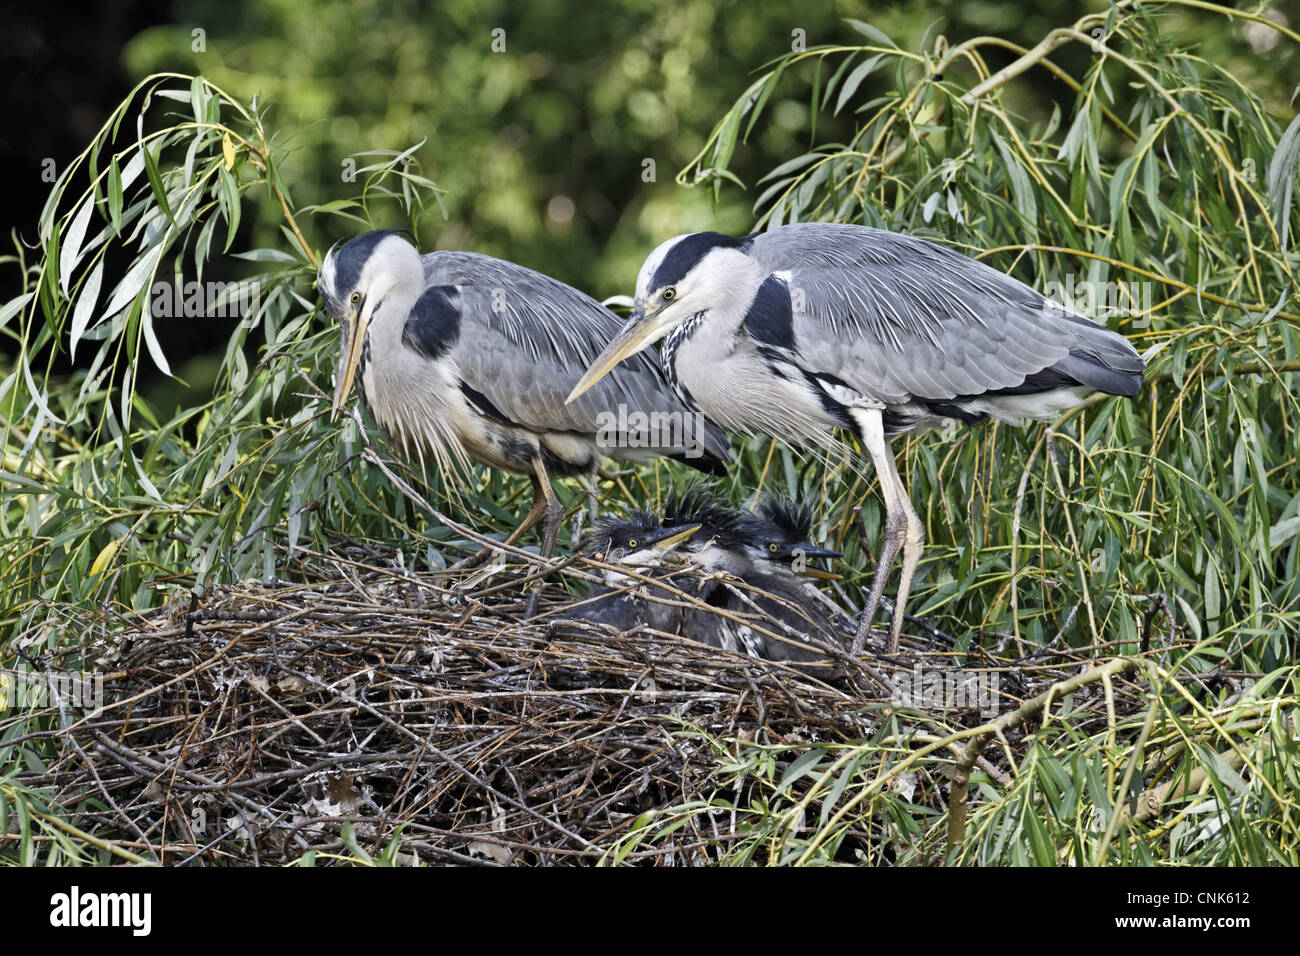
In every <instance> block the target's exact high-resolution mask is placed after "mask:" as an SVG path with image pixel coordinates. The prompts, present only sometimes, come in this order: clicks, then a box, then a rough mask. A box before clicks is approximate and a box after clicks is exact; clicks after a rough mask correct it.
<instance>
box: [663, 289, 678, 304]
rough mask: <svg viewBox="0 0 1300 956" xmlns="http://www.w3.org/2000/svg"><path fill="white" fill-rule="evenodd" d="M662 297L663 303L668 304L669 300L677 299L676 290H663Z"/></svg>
mask: <svg viewBox="0 0 1300 956" xmlns="http://www.w3.org/2000/svg"><path fill="white" fill-rule="evenodd" d="M663 297H664V301H665V302H668V301H670V300H672V299H675V298H677V290H676V289H664V291H663Z"/></svg>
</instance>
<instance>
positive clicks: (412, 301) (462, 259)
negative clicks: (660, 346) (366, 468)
mask: <svg viewBox="0 0 1300 956" xmlns="http://www.w3.org/2000/svg"><path fill="white" fill-rule="evenodd" d="M317 287H318V289H319V291H320V293H321V296H322V298H323V300H324V302H325V306H326V308H327V309H328V311H329V312H330V313H331V314H333V315H334V316H335V317H336V318H337V319H338V320H339V321H340V323H341V324H342V325H343V329H344V335H343V343H342V348H343V354H342V357H341V360H340V371H339V377H338V383H337V391H336V396H335V404H336V410H337V407H338V405H339V404H340V403H341V402H342V401H343V400H344V399H345V398H346V393H347V390H348V388H349V386H350V383H351V380H352V377H353V375H354V373H355V376H356V378H357V379H358V381H359V385H360V388H359V391H360V393H361V396H362V398H363V400H364V402H365V404H366V405H367V406H368V408H369V409H370V411H371V413H372V414H373V416H374V418H375V421H376V422H377V423H378V424H379V426H380V427H381V428H382V429H383V430H384V431H385V432H387V433H388V434H389V435H390V436H391V437H392V438H393V439H394V440H395V441H396V442H397V443H398V444H399V445H401V447H402V448H403V450H404V452H405V453H406V454H407V455H408V457H411V458H413V459H416V460H418V461H419V462H420V463H421V464H424V463H426V462H428V461H429V460H432V461H433V462H434V463H435V464H436V465H437V467H438V469H439V470H440V471H441V472H443V473H444V474H446V473H448V472H450V471H452V470H454V469H456V468H457V467H458V466H464V465H466V464H468V463H469V462H470V461H473V462H478V463H480V464H485V465H488V466H491V467H496V468H501V469H504V470H507V471H512V472H516V473H519V474H526V475H529V476H530V478H531V479H532V480H533V484H534V489H535V491H536V498H535V502H534V507H533V509H532V510H531V511H530V512H529V515H528V517H526V518H525V519H524V522H523V523H522V524H521V525H520V528H519V529H517V530H516V533H515V535H512V536H511V539H510V540H511V541H513V540H514V539H515V538H516V537H517V536H518V535H519V534H520V533H522V531H523V530H524V529H526V528H527V527H528V526H529V525H531V524H532V523H533V522H535V521H536V520H537V519H538V518H540V517H543V513H544V516H545V519H546V529H545V534H544V539H543V550H544V552H545V553H547V554H549V553H550V550H551V548H552V547H553V544H554V537H555V531H556V530H557V528H558V521H559V515H558V513H557V512H558V509H559V506H558V503H557V502H556V501H555V498H554V495H553V493H552V492H551V490H550V485H549V475H550V474H557V475H571V474H579V473H584V472H590V471H592V470H593V469H594V468H595V467H596V465H597V463H598V461H599V459H600V458H601V457H604V456H608V457H613V458H622V459H630V460H633V461H641V460H646V459H649V458H652V457H654V456H656V455H671V456H673V457H678V458H681V459H682V460H684V461H686V462H687V463H689V464H692V465H694V466H695V467H697V468H700V469H701V470H706V471H713V472H716V471H718V470H720V469H722V468H723V467H724V466H725V464H726V462H728V461H729V460H730V452H729V449H728V446H727V440H726V436H725V434H724V433H723V432H722V431H721V430H720V429H719V428H718V427H717V426H716V425H713V424H711V423H707V422H705V421H704V420H703V418H702V416H699V415H698V414H697V413H695V412H694V411H693V410H691V409H689V408H688V407H686V406H685V405H684V404H683V403H682V402H681V401H680V400H679V399H678V397H677V396H676V395H675V394H674V393H673V392H672V390H671V388H670V387H669V386H668V384H667V381H666V379H665V377H664V374H663V371H662V369H661V368H660V367H659V365H658V362H657V361H656V359H655V358H654V357H653V356H644V357H642V358H641V359H640V360H639V361H636V362H633V363H630V364H628V365H627V366H626V367H625V368H623V369H620V370H619V371H620V374H619V375H617V376H616V377H612V378H611V380H610V381H609V382H608V383H602V386H603V387H602V388H600V389H593V390H592V393H591V395H590V397H589V398H587V397H584V400H583V401H581V402H575V403H572V404H568V405H566V404H565V401H564V397H565V395H566V393H567V392H568V391H569V390H570V389H571V388H572V387H573V385H574V383H575V382H576V381H577V380H578V378H579V377H580V375H581V374H582V371H583V369H585V368H586V366H587V365H588V364H590V362H591V361H592V360H593V359H594V358H595V357H596V355H597V354H598V352H599V351H600V348H601V347H602V345H603V343H604V342H605V341H606V340H607V339H608V338H609V336H610V335H612V334H613V333H614V332H615V331H617V329H618V327H619V324H620V323H619V320H618V318H617V317H616V316H615V315H614V314H613V313H611V312H609V311H608V310H606V309H604V308H603V307H601V306H600V304H599V303H597V302H596V301H595V300H593V299H591V298H590V297H588V296H586V295H584V294H582V293H581V292H579V291H578V290H576V289H573V288H571V287H569V286H567V285H565V284H564V283H562V282H559V281H557V280H555V279H552V278H550V277H549V276H545V275H542V274H540V273H537V272H534V271H532V270H531V269H527V268H525V267H523V266H519V265H516V264H514V263H510V262H503V261H501V260H499V259H493V258H491V257H489V256H483V255H478V254H475V253H469V252H440V253H432V254H429V255H426V256H423V257H421V256H420V255H419V254H418V253H417V252H416V250H415V248H414V247H413V246H412V245H411V244H410V242H408V241H407V240H406V239H405V238H403V237H402V236H401V235H400V234H398V233H397V232H396V231H394V230H386V231H380V232H372V233H366V234H365V235H362V236H359V237H357V238H356V239H352V240H350V241H348V242H346V243H344V244H342V245H341V246H337V247H336V248H334V249H332V250H330V253H329V254H328V255H327V256H326V258H325V261H324V262H323V264H322V266H321V270H320V275H319V277H318V282H317ZM638 415H639V416H642V417H638ZM674 425H676V426H677V427H676V428H675V429H674V428H673V427H672V426H674Z"/></svg>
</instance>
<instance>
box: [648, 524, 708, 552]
mask: <svg viewBox="0 0 1300 956" xmlns="http://www.w3.org/2000/svg"><path fill="white" fill-rule="evenodd" d="M700 527H701V526H700V525H698V524H692V525H676V526H675V527H672V528H662V529H660V530H659V531H658V532H656V534H655V535H654V536H652V537H651V539H650V542H649V543H648V545H647V547H652V548H654V549H655V550H656V551H671V550H672V549H673V548H675V547H677V546H678V545H679V544H681V543H682V542H684V541H687V540H689V539H690V537H691V535H693V534H695V532H697V531H699V530H700Z"/></svg>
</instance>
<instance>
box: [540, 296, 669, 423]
mask: <svg viewBox="0 0 1300 956" xmlns="http://www.w3.org/2000/svg"><path fill="white" fill-rule="evenodd" d="M657 316H658V310H655V311H653V312H648V311H646V310H645V309H640V308H639V309H637V310H636V311H635V312H633V313H632V316H631V318H629V319H628V320H627V324H626V325H624V326H623V328H621V329H620V330H619V332H618V335H616V336H614V338H613V340H612V341H611V342H610V343H609V344H608V345H606V346H605V351H603V352H601V353H600V354H599V355H597V356H596V360H595V361H594V362H592V363H591V368H589V369H587V371H586V372H585V373H584V374H583V376H582V378H580V379H578V384H577V385H575V386H573V391H571V392H570V393H569V397H568V398H566V399H565V400H564V404H566V405H568V404H569V403H570V402H572V401H573V400H574V399H575V398H577V397H578V396H579V395H581V394H582V393H583V392H585V391H586V390H587V389H589V388H591V386H593V385H595V384H596V383H597V382H599V381H600V380H601V379H602V378H604V377H605V376H606V375H608V374H609V373H610V371H611V370H612V369H613V368H614V366H615V365H617V364H618V363H619V362H621V361H623V359H625V358H627V357H628V356H629V355H635V354H636V353H637V352H640V351H641V350H642V349H643V348H645V347H646V346H648V345H650V344H651V343H653V342H655V341H656V340H657V339H658V338H659V337H660V336H661V335H663V334H664V333H665V332H667V331H668V329H667V327H666V326H665V325H664V324H663V323H662V322H658V321H656V317H657Z"/></svg>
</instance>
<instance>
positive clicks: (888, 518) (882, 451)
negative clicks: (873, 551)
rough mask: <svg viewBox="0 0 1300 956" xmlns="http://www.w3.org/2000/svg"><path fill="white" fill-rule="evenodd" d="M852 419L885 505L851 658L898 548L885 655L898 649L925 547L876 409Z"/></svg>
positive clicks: (859, 646)
mask: <svg viewBox="0 0 1300 956" xmlns="http://www.w3.org/2000/svg"><path fill="white" fill-rule="evenodd" d="M855 417H856V418H857V421H858V425H859V427H860V428H861V429H862V441H863V444H864V445H866V448H867V454H869V455H870V456H871V463H872V464H873V465H874V466H875V469H876V474H877V476H879V478H880V494H881V497H882V498H883V499H884V502H885V540H884V541H883V542H882V543H881V549H880V559H879V561H878V562H877V564H876V576H875V577H874V578H873V579H872V581H871V593H870V594H869V595H868V597H867V606H866V607H865V608H864V609H863V612H862V619H861V620H860V621H859V622H858V633H857V635H856V636H855V637H854V638H853V649H852V651H851V652H850V653H851V654H852V656H854V657H857V656H858V655H859V654H861V653H862V648H863V646H864V645H865V644H866V641H867V635H868V634H869V633H870V631H871V622H872V620H873V619H874V618H875V616H876V610H877V609H878V608H879V607H880V596H881V594H882V593H883V592H884V590H885V582H886V581H888V580H889V572H890V570H891V569H892V568H893V564H894V559H895V558H896V557H897V556H898V552H899V549H900V548H901V549H902V551H903V570H902V573H901V575H900V577H899V581H898V596H897V597H896V598H895V599H894V620H893V622H892V624H891V626H890V629H889V645H888V648H887V653H890V654H893V653H896V652H897V650H898V638H899V635H900V633H901V632H902V627H903V614H904V611H905V608H906V606H907V594H908V592H909V591H910V590H911V588H912V577H913V575H914V574H915V573H916V566H917V564H918V563H919V562H920V560H921V552H922V550H923V549H924V546H925V528H924V526H923V525H922V524H921V519H920V518H918V517H917V515H916V510H915V509H914V508H913V507H912V502H911V501H910V500H909V499H908V497H907V489H906V488H905V487H904V485H903V479H902V478H900V477H899V475H898V466H897V465H896V464H895V463H894V455H893V452H892V450H891V449H890V447H889V442H888V440H887V439H886V438H885V426H884V419H883V417H882V415H881V410H880V409H877V408H870V409H861V410H855Z"/></svg>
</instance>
